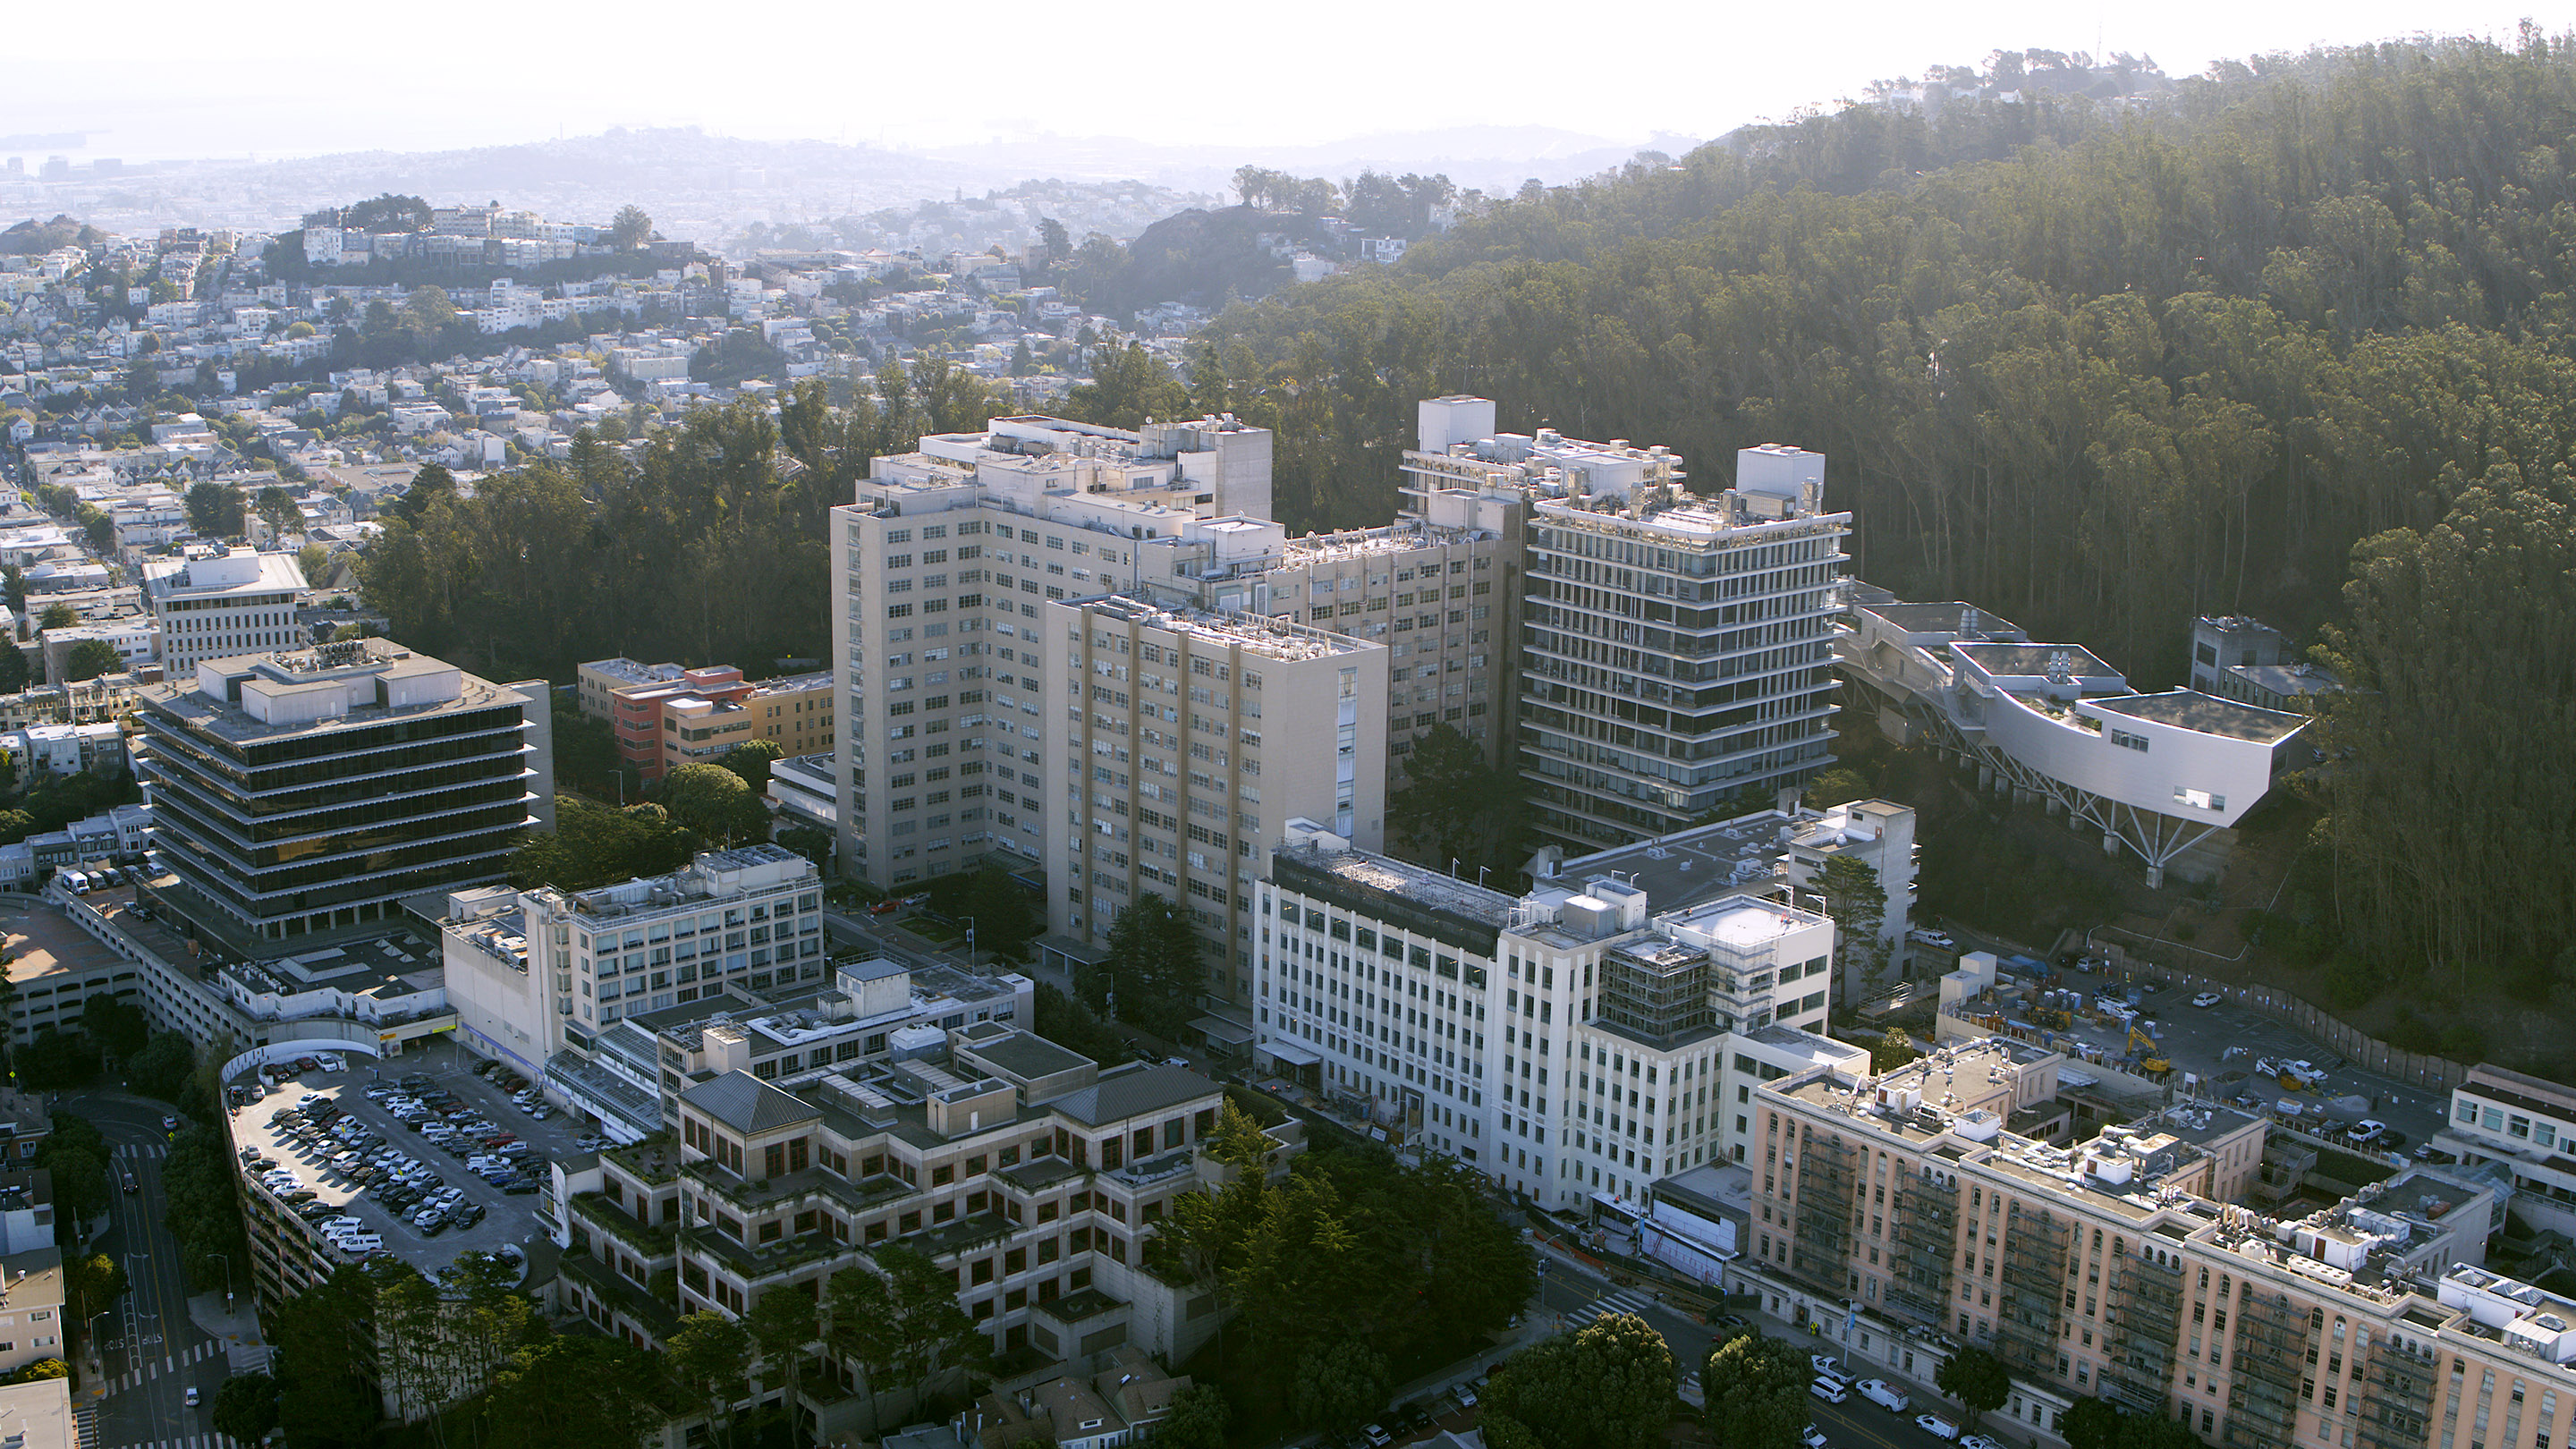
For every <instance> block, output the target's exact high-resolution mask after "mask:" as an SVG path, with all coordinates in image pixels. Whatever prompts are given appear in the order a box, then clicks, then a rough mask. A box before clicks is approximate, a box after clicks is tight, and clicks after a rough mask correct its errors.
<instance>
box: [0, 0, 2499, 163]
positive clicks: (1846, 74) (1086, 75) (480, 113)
mask: <svg viewBox="0 0 2576 1449" xmlns="http://www.w3.org/2000/svg"><path fill="white" fill-rule="evenodd" d="M156 10H166V11H167V13H168V19H169V24H168V25H166V26H163V27H159V29H160V30H161V31H163V32H164V36H165V39H170V40H173V41H174V42H183V43H170V44H162V45H157V46H156V45H139V46H134V47H130V48H128V49H127V50H126V51H125V52H123V53H119V54H117V55H115V56H114V57H113V58H112V59H108V60H104V61H102V62H101V63H100V64H98V65H96V66H94V67H86V66H83V65H80V64H78V63H76V62H73V61H71V60H70V59H69V58H70V57H76V56H79V55H82V54H84V53H85V52H87V51H90V50H94V49H95V48H96V47H97V46H98V43H99V40H100V37H101V32H100V31H99V29H98V27H97V26H96V24H95V21H94V19H90V18H85V17H84V16H83V15H82V14H81V13H80V12H77V11H72V10H66V9H63V8H60V7H53V8H40V9H39V10H36V11H33V12H30V13H29V14H27V15H25V16H23V17H21V19H20V21H19V23H18V24H17V25H16V26H15V27H14V29H13V38H14V39H16V40H17V41H18V42H19V52H20V54H22V55H24V56H30V57H44V58H45V59H46V63H44V64H42V65H41V66H35V67H28V68H26V69H24V70H22V71H21V72H20V73H19V74H18V75H17V76H15V77H13V85H12V87H11V88H10V90H9V93H8V94H6V95H5V96H0V154H14V155H25V156H27V157H28V158H29V160H30V164H31V165H32V163H33V161H34V160H35V159H37V158H38V157H39V156H41V155H43V154H52V153H57V152H59V153H62V154H67V155H72V156H74V157H75V158H76V159H81V158H89V157H99V156H114V157H119V158H121V159H124V160H127V161H133V162H141V161H156V160H178V159H194V160H216V159H245V158H251V157H256V158H258V159H261V160H279V159H289V158H299V157H311V156H322V155H331V154H338V153H345V152H363V151H398V152H421V151H444V150H452V149H461V148H471V147H482V146H497V145H513V144H522V143H528V142H536V141H543V140H548V139H552V138H554V137H556V136H558V135H564V136H577V135H596V134H599V133H601V132H605V131H608V130H611V129H614V128H617V127H621V126H623V127H630V128H648V127H649V128H658V127H681V126H696V127H698V128H700V129H702V130H704V131H706V132H708V133H710V134H714V135H724V136H736V137H741V138H744V139H750V140H769V141H785V140H814V141H832V142H843V143H870V144H876V145H882V146H887V147H890V148H896V149H901V150H906V151H916V152H918V151H935V150H941V149H947V148H956V147H964V146H975V145H983V144H989V143H994V142H1004V143H1017V144H1018V145H1021V146H1024V147H1026V148H1027V149H1029V150H1032V151H1043V150H1045V149H1046V144H1047V143H1048V142H1049V141H1056V142H1061V143H1063V144H1064V145H1066V146H1083V145H1096V144H1099V143H1103V142H1109V143H1127V142H1133V143H1137V144H1140V145H1142V146H1146V147H1161V148H1187V147H1203V146H1231V147H1243V148H1256V147H1258V148H1302V147H1312V146H1318V145H1329V144H1335V143H1347V142H1350V141H1354V140H1360V139H1365V138H1368V137H1373V136H1381V135H1386V134H1390V133H1411V132H1424V131H1438V130H1443V129H1448V128H1457V127H1484V126H1541V127H1548V128H1552V129H1556V130H1561V131H1566V132H1571V133H1574V134H1576V135H1578V136H1584V137H1597V138H1600V139H1601V140H1603V141H1606V142H1608V143H1610V144H1613V145H1637V144H1643V143H1644V142H1645V141H1647V140H1648V138H1650V137H1651V136H1653V135H1656V134H1658V133H1663V134H1670V135H1681V136H1698V137H1710V136H1716V135H1720V134H1722V133H1724V132H1725V131H1727V130H1730V129H1732V128H1734V127H1736V126H1739V125H1742V124H1745V123H1747V122H1750V121H1756V120H1761V119H1766V118H1775V117H1781V116H1786V115H1788V114H1790V113H1791V112H1793V111H1795V110H1796V109H1798V108H1800V107H1803V106H1811V105H1812V106H1829V105H1831V104H1832V103H1833V102H1834V101H1835V100H1836V99H1838V98H1841V97H1846V96H1853V95H1857V94H1859V93H1860V91H1861V90H1862V88H1863V87H1865V86H1866V85H1868V84H1869V83H1870V82H1871V81H1873V80H1880V79H1887V78H1892V77H1896V76H1902V75H1919V74H1920V73H1921V72H1922V71H1923V70H1924V68H1925V67H1927V66H1930V65H1935V64H1961V65H1968V64H1977V63H1979V62H1981V61H1982V60H1983V58H1984V57H1985V56H1986V55H1987V54H1988V53H1990V52H1992V51H1994V50H1997V49H2006V48H2009V49H2014V50H2021V49H2028V48H2042V49H2053V50H2061V51H2067V52H2074V51H2088V52H2092V53H2094V54H2095V55H2097V56H2100V57H2104V58H2107V57H2108V56H2109V55H2111V54H2113V53H2116V52H2123V51H2125V52H2128V53H2130V54H2133V55H2139V56H2145V57H2151V58H2152V59H2154V60H2155V61H2156V62H2157V63H2158V64H2159V65H2160V66H2162V67H2163V69H2164V70H2165V72H2166V73H2167V74H2169V75H2174V76H2184V75H2192V74H2197V73H2199V72H2200V71H2202V70H2203V69H2205V68H2206V67H2207V66H2208V65H2209V64H2210V63H2211V62H2212V61H2214V60H2220V59H2230V58H2242V57H2246V56H2252V55H2258V54H2265V53H2271V52H2278V51H2298V50H2303V49H2306V48H2307V47H2309V46H2311V45H2317V44H2330V45H2345V44H2360V43H2365V42H2370V41H2376V40H2385V39H2393V38H2402V37H2406V36H2411V35H2419V34H2426V33H2430V34H2439V35H2450V34H2483V35H2488V36H2491V37H2494V38H2498V39H2509V38H2510V37H2511V35H2512V34H2513V31H2514V27H2515V25H2516V23H2517V21H2518V20H2519V19H2520V18H2521V16H2522V15H2523V14H2524V13H2525V12H2524V11H2523V9H2522V8H2521V7H2516V6H2506V5H2496V4H2493V3H2491V0H2477V3H2472V4H2469V5H2466V6H2461V5H2452V6H2446V7H2442V8H2441V9H2440V10H2438V11H2435V10H2432V9H2430V8H2428V7H2424V6H2421V5H2402V6H2401V5H2398V4H2394V3H2389V0H2353V3H2345V4H2338V5H2334V6H2332V7H2328V6H2325V5H2320V4H2313V3H2310V4H2297V5H2290V6H2282V7H2273V8H2263V7H2254V8H2247V7H2242V6H2228V7H2224V8H2222V7H2221V6H2218V5H2216V4H2212V3H2208V0H2189V3H2183V4H2178V5H2172V6H2167V7H2163V8H2160V9H2155V10H2140V11H2135V12H2130V13H2121V14H2115V13H2114V12H2113V11H2112V10H2111V8H2110V7H2108V6H2105V5H2099V4H2097V5H2095V6H2092V7H2071V6H2064V5H2042V4H2038V3H2035V0H2010V3H2005V4H1999V5H1990V6H1984V7H1980V8H1979V9H1978V10H1977V12H1976V14H1975V15H1974V17H1973V19H1971V20H1969V21H1966V22H1962V21H1960V20H1958V19H1956V18H1955V17H1954V16H1952V15H1950V14H1947V13H1944V12H1941V11H1938V10H1936V9H1934V8H1933V7H1923V6H1914V5H1898V4H1894V3H1889V0H1865V3H1862V4H1860V5H1858V6H1856V7H1850V8H1846V9H1843V10H1840V11H1837V12H1835V14H1834V16H1833V23H1832V24H1831V25H1830V26H1828V27H1822V28H1820V27H1817V26H1815V25H1814V24H1813V23H1812V21H1811V20H1810V17H1809V16H1808V15H1806V14H1804V13H1800V12H1791V11H1767V10H1766V11H1762V12H1759V13H1753V14H1746V15H1734V16H1730V15H1726V14H1722V13H1712V12H1710V11H1707V10H1703V9H1697V8H1690V7H1683V6H1680V5H1672V4H1641V5H1632V6H1629V7H1625V8H1624V9H1622V10H1620V11H1618V12H1616V13H1615V14H1614V15H1613V16H1612V17H1611V18H1609V19H1607V20H1601V21H1595V22H1593V23H1591V24H1589V25H1587V26H1585V27H1584V29H1583V31H1582V33H1580V34H1576V35H1572V36H1555V35H1546V36H1542V35H1541V33H1540V30H1539V28H1538V25H1537V24H1536V22H1535V17H1536V16H1538V15H1540V14H1542V13H1547V14H1557V13H1561V12H1538V11H1536V10H1535V9H1534V8H1531V9H1530V10H1529V11H1528V12H1527V13H1528V14H1530V15H1531V16H1532V17H1533V22H1532V23H1526V24H1525V23H1515V22H1514V21H1513V19H1512V13H1513V12H1510V11H1502V12H1497V11H1486V12H1483V13H1482V14H1481V15H1480V17H1479V18H1480V20H1482V21H1483V22H1484V23H1482V24H1480V25H1477V26H1474V27H1469V26H1465V25H1461V24H1459V23H1458V22H1457V12H1454V11H1434V10H1432V9H1430V8H1429V7H1426V6H1422V5H1419V4H1400V5H1394V6H1381V7H1372V8H1369V9H1366V10H1362V9H1358V8H1357V7H1353V8H1351V9H1349V10H1334V11H1327V12H1321V14H1322V15H1323V19H1322V20H1320V21H1318V20H1316V19H1314V18H1313V17H1315V16H1316V15H1317V14H1318V13H1319V12H1315V11H1312V10H1308V11H1299V12H1282V13H1280V14H1276V15H1274V14H1270V13H1267V12H1262V11H1258V10H1255V9H1252V8H1250V7H1225V8H1223V9H1221V10H1210V9H1207V8H1204V7H1198V6H1183V5H1179V4H1175V3H1172V0H1144V3H1138V4H1131V5H1129V6H1126V7H1122V14H1121V16H1120V18H1117V19H1115V20H1107V19H1102V18H1099V17H1097V16H1094V17H1091V18H1089V19H1088V20H1087V21H1086V23H1084V24H1083V25H1080V26H1078V27H1075V28H1076V29H1077V30H1079V31H1080V32H1081V33H1078V34H1070V35H1063V36H1056V35H1052V34H1049V33H1047V30H1048V27H1050V26H1052V25H1059V24H1061V23H1062V21H1063V18H1064V12H1062V11H1061V10H1058V9H1054V8H1049V9H1045V10H1041V9H1040V8H1039V7H1037V6H1034V5H1029V4H1025V3H1014V4H1008V5H1005V6H1003V7H1001V8H1000V9H999V10H998V11H990V12H987V15H988V17H989V21H990V23H988V24H984V25H979V26H978V27H977V28H976V30H975V31H974V33H973V34H971V35H961V33H960V32H959V31H958V29H957V28H956V26H955V25H954V23H953V22H952V21H944V20H942V19H941V18H940V17H939V15H938V14H937V13H935V12H926V11H901V12H894V13H889V12H884V11H871V12H867V13H865V14H862V13H860V12H857V11H853V10H851V9H848V8H846V7H825V6H819V5H813V4H797V3H790V4H786V5H780V6H772V7H768V8H765V9H763V10H760V11H758V12H756V14H757V17H758V19H757V21H756V22H747V23H745V24H743V25H739V26H735V27H730V28H728V27H723V26H710V25H706V24H704V23H703V22H696V21H692V22H691V23H688V24H684V25H681V26H679V27H676V30H677V31H678V32H684V33H675V28H674V27H657V26H655V25H653V24H652V23H650V20H649V18H647V19H643V20H624V21H620V22H619V23H618V24H616V25H614V26H609V25H603V24H600V23H598V22H597V20H596V14H597V12H593V11H589V10H561V11H558V10H555V9H552V8H528V7H511V8H507V9H504V8H502V7H497V6H491V5H485V4H472V3H470V4H467V5H464V6H461V7H448V8H447V9H444V10H441V11H440V12H438V15H437V17H436V22H435V23H433V24H429V25H424V24H422V23H421V22H419V21H417V20H414V19H412V18H409V17H408V16H406V15H403V14H401V13H399V12H392V11H384V10H380V9H361V10H344V11H339V12H331V13H328V14H327V17H326V18H320V19H301V20H298V21H296V22H293V23H292V26H291V31H292V35H293V41H292V44H291V46H282V45H281V42H280V41H279V39H278V38H277V35H276V33H275V31H274V30H273V29H271V28H266V27H250V26H232V25H218V24H211V23H208V19H207V17H205V16H204V15H203V13H202V12H181V11H178V10H177V9H176V7H165V6H159V5H147V6H146V7H145V14H146V17H147V18H149V17H150V16H151V14H152V12H154V11H156ZM154 28H155V27H152V26H150V25H148V24H147V26H145V27H143V28H142V30H143V33H147V34H148V33H151V32H152V31H153V30H154ZM129 33H132V32H129ZM1022 36H1028V37H1032V38H1029V39H1027V40H1025V41H1023V40H1021V39H1020V37H1022ZM458 37H465V39H463V40H461V41H460V40H458V39H457V38H458ZM459 45H461V46H462V47H463V51H462V53H460V52H459V50H458V49H457V48H456V47H457V46H459ZM1636 54H1644V55H1647V56H1650V57H1652V59H1651V61H1647V62H1640V61H1636V60H1634V59H1632V58H1631V57H1632V56H1634V55H1636ZM386 56H390V57H392V59H390V60H387V59H384V58H383V57H386ZM1194 56H1206V57H1209V58H1210V61H1211V63H1210V64H1209V65H1207V66H1205V67H1200V66H1196V65H1194V64H1193V63H1192V61H1191V60H1190V57H1194ZM1682 56H1689V57H1692V58H1693V64H1692V66H1691V72H1692V73H1691V74H1689V75H1687V76H1684V75H1675V76H1674V77H1672V78H1671V79H1670V80H1669V81H1668V82H1658V81H1657V80H1656V79H1655V77H1654V76H1652V75H1651V74H1646V73H1642V72H1643V69H1644V67H1645V66H1646V65H1649V64H1662V65H1673V64H1674V61H1673V60H1672V59H1667V58H1677V57H1682ZM1244 57H1256V58H1257V60H1252V61H1247V60H1246V59H1244ZM818 58H819V59H821V60H822V61H823V62H825V64H824V65H823V66H820V67H815V66H814V62H816V61H817V59H818ZM791 59H792V60H793V61H795V62H798V63H801V64H805V65H807V66H809V68H813V69H815V70H816V72H817V73H816V74H809V75H799V76H797V77H795V78H793V80H792V81H788V80H785V79H783V78H782V76H781V75H780V74H779V68H780V67H781V66H783V65H786V64H788V63H789V61H790V60H791ZM835 59H841V60H845V61H846V63H845V64H841V65H832V64H829V62H831V61H833V60H835ZM1218 99H1222V100H1223V102H1224V103H1225V104H1224V105H1223V107H1222V108H1221V109H1220V108H1219V107H1218V106H1217V105H1216V104H1215V101H1216V100H1218ZM70 133H81V134H84V135H85V137H86V144H84V145H81V146H78V147H73V146H70V145H66V144H59V141H60V140H61V138H63V137H65V136H66V135H67V134H70Z"/></svg>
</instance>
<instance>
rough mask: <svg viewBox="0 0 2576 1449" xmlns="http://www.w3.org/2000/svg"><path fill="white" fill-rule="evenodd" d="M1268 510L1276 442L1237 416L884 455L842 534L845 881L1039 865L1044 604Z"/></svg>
mask: <svg viewBox="0 0 2576 1449" xmlns="http://www.w3.org/2000/svg"><path fill="white" fill-rule="evenodd" d="M1269 506H1270V434H1269V433H1268V432H1267V431H1266V430H1264V429H1260V428H1248V427H1245V426H1243V425H1242V424H1240V423H1238V422H1236V421H1234V420H1233V419H1232V418H1203V419H1199V420H1196V421H1194V422H1188V423H1173V424H1162V425H1156V426H1152V427H1148V428H1146V429H1144V430H1142V431H1140V432H1133V433H1130V432H1122V431H1119V430H1117V429H1110V428H1096V427H1091V426H1088V425H1085V424H1079V423H1068V422H1064V421H1061V420H1059V419H1053V418H1034V417H1021V418H996V419H994V420H993V421H992V423H991V425H990V427H988V428H987V429H986V430H985V431H984V432H981V433H966V434H950V435H941V436H933V437H926V438H923V439H922V440H921V445H920V448H919V449H918V450H917V451H915V452H911V453H905V454H900V455H895V456H890V457H882V458H878V459H876V460H875V463H874V465H873V467H872V468H871V470H870V474H869V476H868V477H867V478H866V479H863V480H861V482H860V483H859V485H858V489H857V501H856V502H855V503H853V504H851V505H849V506H847V507H842V508H836V509H834V510H833V512H832V523H831V543H832V581H833V582H832V643H833V659H834V665H835V670H836V672H837V673H838V674H839V675H840V676H841V680H842V685H843V688H844V690H845V691H846V699H845V701H844V702H843V703H842V705H841V707H839V708H838V709H836V710H835V712H834V713H835V716H836V722H837V724H838V751H839V756H840V778H839V781H838V786H839V796H838V800H837V812H838V825H839V830H840V864H841V869H842V871H843V872H844V873H846V874H849V875H852V876H855V877H858V878H860V879H862V880H866V881H868V882H870V883H871V884H874V885H877V886H880V887H885V888H893V887H897V886H902V885H906V884H909V883H911V882H914V881H922V880H929V879H931V878H933V877H936V876H941V875H946V874H949V873H951V872H953V871H957V870H961V869H964V868H966V867H968V866H971V865H973V864H975V863H977V862H979V861H981V860H983V859H984V858H985V857H987V856H991V855H996V854H999V855H1001V856H1003V857H1004V858H1005V859H1007V860H1009V861H1010V863H1012V864H1014V865H1016V866H1027V865H1031V864H1034V863H1035V862H1036V861H1038V860H1039V859H1040V858H1041V857H1042V856H1043V855H1044V853H1045V852H1044V846H1043V842H1042V836H1043V834H1044V828H1045V827H1044V822H1043V820H1042V818H1041V816H1042V814H1043V811H1042V809H1041V807H1040V806H1038V805H1037V804H1035V803H1024V802H1031V801H1034V800H1043V799H1044V798H1046V797H1047V794H1048V791H1047V788H1046V783H1045V776H1046V773H1047V771H1048V770H1049V769H1050V768H1051V766H1050V764H1049V758H1048V756H1049V751H1048V750H1047V749H1046V743H1045V742H1046V738H1047V735H1046V731H1047V730H1048V729H1050V728H1051V727H1052V725H1051V722H1050V720H1049V717H1048V715H1047V711H1046V708H1045V706H1044V703H1043V702H1042V701H1041V700H1040V699H1039V698H1038V690H1039V688H1040V678H1039V676H1040V673H1041V669H1042V663H1041V661H1042V659H1043V657H1044V654H1045V649H1044V647H1043V641H1042V638H1041V635H1040V619H1039V612H1040V609H1041V607H1042V606H1043V605H1045V604H1046V603H1048V602H1051V601H1055V600H1062V599H1078V598H1088V597H1091V596H1094V595H1099V594H1103V593H1108V592H1111V591H1114V590H1121V589H1134V588H1137V587H1138V586H1139V585H1140V582H1141V579H1142V570H1143V566H1144V562H1143V548H1144V545H1146V544H1147V543H1149V542H1150V541H1152V540H1155V539H1158V538H1166V537H1176V536H1178V535H1179V534H1180V533H1181V531H1182V529H1183V528H1184V527H1185V526H1186V525H1189V524H1190V523H1192V522H1193V521H1195V520H1198V519H1202V518H1209V517H1218V516H1222V515H1226V514H1235V513H1249V514H1252V515H1254V516H1259V515H1261V514H1264V513H1267V511H1268V510H1269ZM897 779H902V780H905V781H906V782H907V783H905V784H902V785H896V784H894V783H892V782H893V781H895V780H897ZM934 796H935V797H938V798H936V799H934V798H932V797H934ZM898 800H902V801H907V802H909V804H908V805H907V806H906V808H903V809H900V810H898V809H897V808H896V807H895V802H896V801H898ZM1006 816H1007V817H1008V819H1007V820H1006V819H1005V818H1004V817H1006Z"/></svg>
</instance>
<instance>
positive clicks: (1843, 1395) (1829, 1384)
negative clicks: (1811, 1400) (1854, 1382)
mask: <svg viewBox="0 0 2576 1449" xmlns="http://www.w3.org/2000/svg"><path fill="white" fill-rule="evenodd" d="M1807 1392H1808V1393H1810V1394H1813V1395H1815V1396H1816V1397H1817V1398H1820V1399H1822V1400H1824V1401H1825V1402H1826V1403H1828V1404H1839V1403H1841V1402H1842V1401H1843V1400H1845V1399H1848V1398H1850V1397H1851V1391H1850V1390H1849V1389H1846V1388H1844V1387H1843V1382H1842V1380H1840V1379H1818V1380H1816V1381H1815V1382H1814V1383H1811V1384H1809V1385H1807Z"/></svg>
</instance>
